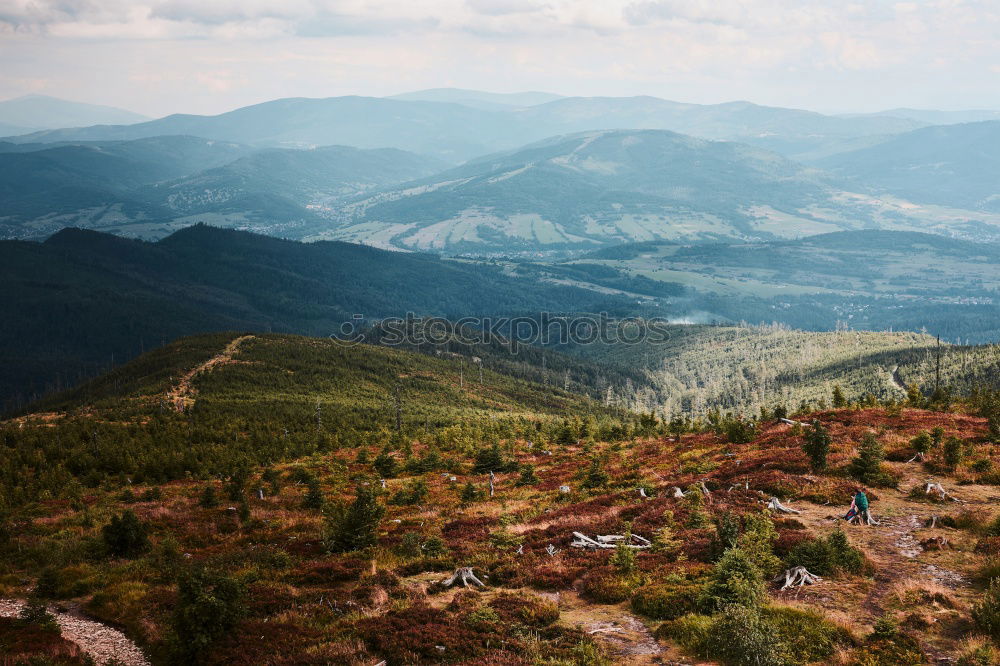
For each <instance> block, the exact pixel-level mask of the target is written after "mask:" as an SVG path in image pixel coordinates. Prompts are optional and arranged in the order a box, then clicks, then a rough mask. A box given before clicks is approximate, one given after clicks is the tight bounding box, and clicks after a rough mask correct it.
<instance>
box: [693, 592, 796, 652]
mask: <svg viewBox="0 0 1000 666" xmlns="http://www.w3.org/2000/svg"><path fill="white" fill-rule="evenodd" d="M705 652H706V656H707V657H708V658H710V659H712V660H715V661H718V662H720V663H722V664H726V665H727V666H729V665H732V666H744V665H747V664H753V665H754V666H784V665H785V664H792V663H795V662H793V661H792V660H791V658H790V655H789V654H788V651H787V649H786V646H785V645H784V643H783V642H782V641H780V640H778V638H777V637H776V636H775V634H774V630H773V627H772V626H771V624H770V623H769V622H768V621H767V619H766V618H765V617H764V616H763V614H762V613H761V610H760V609H759V608H757V607H753V606H743V605H738V604H736V605H731V606H729V607H727V608H726V609H725V610H724V611H723V612H722V614H721V615H720V616H718V617H717V618H715V619H714V621H713V622H712V626H711V628H710V629H709V631H708V640H707V641H706V643H705ZM799 663H801V662H799Z"/></svg>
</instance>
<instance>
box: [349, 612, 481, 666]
mask: <svg viewBox="0 0 1000 666" xmlns="http://www.w3.org/2000/svg"><path fill="white" fill-rule="evenodd" d="M357 627H358V630H359V633H360V634H361V637H362V639H363V640H364V641H365V643H366V644H367V645H368V647H369V648H370V649H371V650H372V651H373V652H375V653H378V654H379V655H381V656H382V657H383V658H385V660H386V661H387V662H389V663H390V664H439V663H441V661H442V654H444V655H447V656H448V659H455V658H457V657H459V656H460V657H461V658H465V659H467V658H470V657H476V656H478V655H480V654H481V653H482V652H483V651H484V650H485V649H486V645H487V643H488V641H489V640H490V638H492V637H495V636H496V635H495V634H492V633H491V632H478V631H476V630H475V629H473V628H471V627H469V626H467V625H466V624H464V623H462V622H459V621H457V619H456V618H454V617H453V616H451V615H450V614H449V613H447V612H445V611H444V610H441V609H438V608H432V607H431V606H428V605H426V604H414V605H413V606H410V607H409V608H404V609H401V610H393V611H390V612H388V613H386V614H385V615H382V616H379V617H372V618H367V619H364V620H361V621H360V622H358V624H357ZM437 646H441V647H443V648H444V651H443V652H442V651H441V650H440V649H439V648H438V647H437Z"/></svg>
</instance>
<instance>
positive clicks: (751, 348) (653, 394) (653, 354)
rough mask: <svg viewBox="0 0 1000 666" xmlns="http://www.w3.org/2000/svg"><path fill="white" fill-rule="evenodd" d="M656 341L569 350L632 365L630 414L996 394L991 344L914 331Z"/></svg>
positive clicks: (684, 335)
mask: <svg viewBox="0 0 1000 666" xmlns="http://www.w3.org/2000/svg"><path fill="white" fill-rule="evenodd" d="M669 333H670V337H669V340H668V341H667V342H666V343H663V344H641V345H596V344H595V345H581V346H578V347H571V348H568V349H567V351H570V352H571V353H574V354H579V355H582V356H584V357H587V358H593V359H598V358H599V359H601V360H602V361H603V362H606V363H611V364H615V365H621V366H627V367H632V368H641V369H642V370H643V371H644V373H645V375H646V382H645V386H640V387H638V388H637V390H636V391H635V392H634V394H633V395H631V396H621V398H622V400H623V401H624V402H623V404H625V405H627V406H628V407H630V408H631V409H635V410H638V411H648V410H662V412H663V413H665V414H674V413H679V412H682V413H689V414H693V415H703V414H705V413H706V412H708V411H711V410H721V411H729V410H735V411H738V412H742V413H744V414H747V415H753V414H757V413H760V411H761V410H762V409H764V410H771V409H773V408H774V407H777V406H780V407H783V408H786V409H804V408H807V407H810V406H811V407H812V408H817V407H819V408H822V407H825V406H826V405H827V404H828V401H829V399H830V396H831V395H832V391H833V388H834V387H835V386H840V387H841V389H842V390H843V391H844V393H845V394H846V395H847V396H848V397H849V398H850V399H853V400H861V399H863V398H865V396H871V398H874V399H877V400H880V401H885V400H897V401H898V400H903V399H905V398H906V391H907V388H908V387H909V386H910V385H911V384H915V385H916V386H917V387H918V388H919V389H920V390H921V391H922V392H924V393H930V392H931V391H933V389H934V388H935V387H936V381H937V374H936V373H937V367H938V364H937V359H938V355H939V353H940V359H941V361H940V387H941V388H946V387H951V388H952V389H954V390H955V392H956V393H957V394H967V393H969V392H970V391H972V390H973V389H976V388H979V387H984V386H985V387H990V388H994V389H996V388H1000V347H998V346H997V345H981V346H957V345H946V344H942V346H941V347H940V351H939V348H938V346H937V342H936V341H935V339H934V338H932V337H930V336H928V335H922V334H918V333H906V332H900V333H889V332H867V331H848V330H842V331H832V332H826V333H817V332H807V331H797V330H790V329H787V328H784V327H781V326H742V327H731V326H700V325H689V326H674V327H670V329H669Z"/></svg>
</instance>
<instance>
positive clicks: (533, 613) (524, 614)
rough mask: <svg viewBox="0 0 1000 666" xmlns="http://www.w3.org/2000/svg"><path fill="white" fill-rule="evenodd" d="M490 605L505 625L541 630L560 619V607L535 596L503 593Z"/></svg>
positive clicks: (492, 600) (491, 601)
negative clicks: (518, 625) (520, 625)
mask: <svg viewBox="0 0 1000 666" xmlns="http://www.w3.org/2000/svg"><path fill="white" fill-rule="evenodd" d="M489 605H490V607H491V608H493V609H494V610H495V611H496V612H497V613H499V615H500V618H501V619H502V620H503V621H504V622H505V623H511V624H523V625H526V626H528V627H532V628H535V629H541V628H542V627H547V626H549V625H551V624H553V623H554V622H556V621H557V620H558V619H559V606H558V605H556V604H555V603H553V602H551V601H548V600H546V599H541V598H538V597H535V596H528V595H516V594H509V593H503V594H499V595H497V596H495V597H493V599H491V600H490V603H489Z"/></svg>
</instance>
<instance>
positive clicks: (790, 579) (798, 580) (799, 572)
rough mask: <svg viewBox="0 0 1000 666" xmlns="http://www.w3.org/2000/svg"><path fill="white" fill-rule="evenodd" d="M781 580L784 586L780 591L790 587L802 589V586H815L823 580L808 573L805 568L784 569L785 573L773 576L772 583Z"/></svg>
mask: <svg viewBox="0 0 1000 666" xmlns="http://www.w3.org/2000/svg"><path fill="white" fill-rule="evenodd" d="M782 579H784V581H785V584H784V585H782V586H781V589H782V590H787V589H788V588H790V587H802V586H803V585H815V584H816V583H819V582H820V581H822V580H823V579H822V578H820V577H819V576H817V575H815V574H811V573H809V571H808V570H807V569H806V568H805V567H792V568H791V569H786V570H785V573H781V574H778V575H777V576H775V578H774V582H775V583H780V582H781V581H782Z"/></svg>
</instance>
